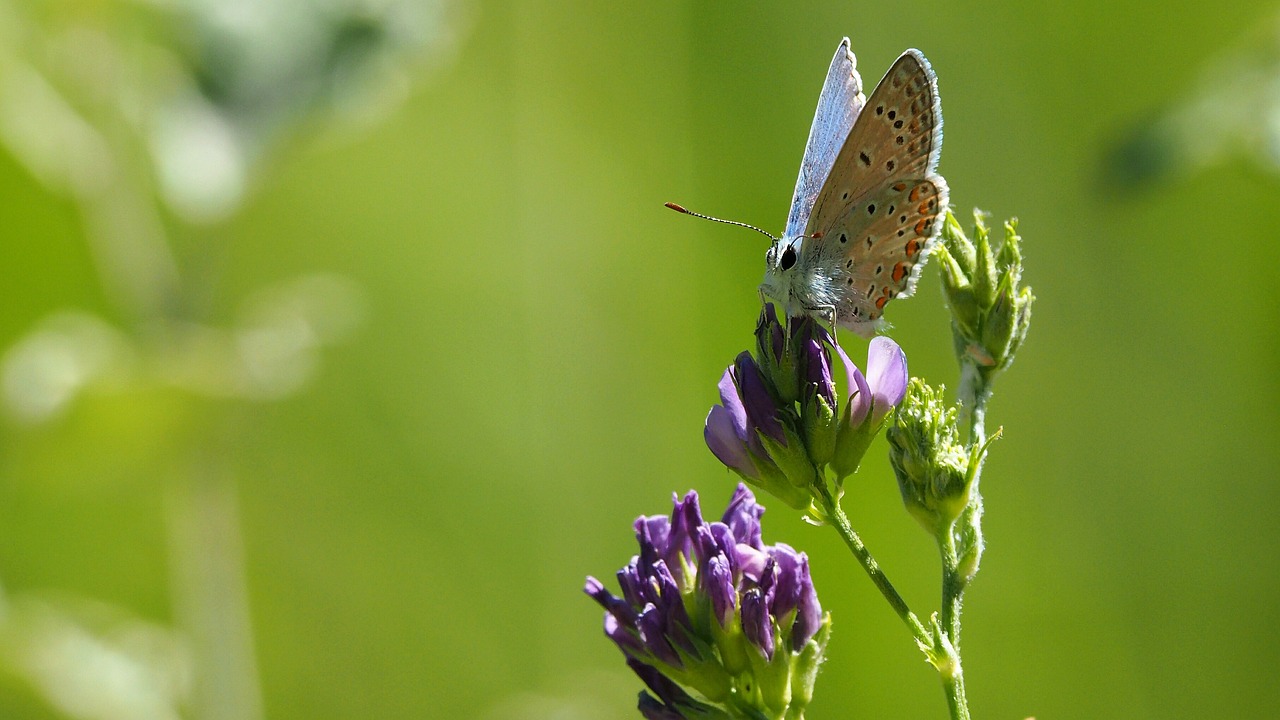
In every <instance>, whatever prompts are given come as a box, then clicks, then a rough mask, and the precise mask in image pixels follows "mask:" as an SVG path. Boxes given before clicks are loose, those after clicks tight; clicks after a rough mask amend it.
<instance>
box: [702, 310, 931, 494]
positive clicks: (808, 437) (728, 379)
mask: <svg viewBox="0 0 1280 720" xmlns="http://www.w3.org/2000/svg"><path fill="white" fill-rule="evenodd" d="M833 350H834V351H835V357H836V358H838V359H839V361H840V362H839V364H840V365H842V366H843V367H844V374H845V377H846V379H847V385H846V387H847V388H848V396H849V397H848V400H847V402H846V403H845V404H844V406H843V409H842V408H841V404H840V397H839V393H838V390H837V386H836V381H835V375H836V373H835V371H834V370H835V367H836V363H835V362H833V359H832V351H833ZM906 384H907V359H906V355H904V354H903V352H902V348H900V347H898V344H897V343H895V342H894V341H893V340H890V339H889V338H887V337H878V338H875V339H874V340H872V341H871V346H870V349H869V352H868V356H867V374H866V375H863V373H862V371H861V370H859V369H858V367H857V366H856V365H854V363H853V361H852V360H850V359H849V356H848V355H847V354H845V352H844V350H843V349H842V348H841V347H840V346H839V345H838V344H837V343H836V342H835V340H834V339H833V338H832V337H831V334H830V333H828V332H827V331H826V330H825V329H824V328H823V327H822V326H821V324H819V323H818V322H816V321H814V320H813V319H812V318H809V317H800V318H790V319H789V320H788V321H787V322H786V323H785V324H784V323H783V322H782V321H781V320H779V319H778V316H777V314H776V312H775V310H774V308H773V306H772V305H765V307H764V309H763V310H762V311H761V313H760V322H759V324H758V325H757V327H756V355H755V356H754V357H753V356H752V355H751V354H750V353H746V352H744V353H742V354H741V355H739V356H738V357H737V359H735V361H734V364H733V365H732V366H730V367H729V368H728V369H727V370H725V372H724V375H723V376H721V378H720V384H719V390H720V404H718V405H715V406H713V407H712V408H711V412H710V413H708V414H707V421H706V425H705V428H704V431H703V432H704V437H705V439H706V442H707V447H708V448H710V449H711V452H712V453H714V454H715V456H716V457H717V458H719V460H720V462H722V463H724V464H725V465H726V466H727V467H728V468H730V469H731V470H733V471H735V472H737V473H738V474H739V475H741V476H742V478H743V479H745V480H746V481H747V482H749V483H751V484H753V485H755V486H757V487H759V488H762V489H764V490H767V491H768V492H770V493H772V494H774V495H776V496H777V497H779V498H780V499H782V500H783V501H784V502H786V503H787V504H788V505H790V506H792V507H794V508H797V509H809V508H810V506H811V503H812V501H813V497H814V495H813V493H814V492H815V491H816V490H818V489H820V488H818V487H817V483H825V482H827V480H826V468H828V467H829V468H831V469H832V470H833V471H834V473H835V477H836V479H835V488H834V490H835V492H837V493H838V492H840V489H841V484H842V483H843V481H844V478H846V477H848V476H849V475H851V474H853V472H854V471H855V470H857V468H858V464H859V462H860V461H861V460H862V456H863V454H865V453H866V450H867V447H868V446H869V445H870V443H871V441H872V439H874V438H875V436H876V434H877V433H879V431H880V429H881V427H882V425H883V423H884V419H885V417H886V416H887V415H888V413H889V412H890V411H891V410H892V409H893V408H894V407H895V406H896V405H897V404H898V403H899V402H901V401H902V396H903V393H904V392H905V391H906Z"/></svg>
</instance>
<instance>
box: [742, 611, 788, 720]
mask: <svg viewBox="0 0 1280 720" xmlns="http://www.w3.org/2000/svg"><path fill="white" fill-rule="evenodd" d="M773 642H774V651H773V659H772V660H770V659H768V658H766V657H765V656H764V652H763V651H762V650H760V648H757V647H755V646H752V649H751V651H750V652H748V653H747V657H748V658H750V661H751V676H752V677H753V678H754V679H755V692H756V695H757V697H758V699H759V702H760V704H761V705H763V706H764V707H766V708H768V709H769V710H770V711H772V712H771V713H770V716H771V717H777V716H778V715H779V714H781V713H782V712H783V711H784V710H786V709H787V706H788V705H790V704H791V652H790V650H791V649H790V648H789V647H785V646H784V645H783V641H782V638H781V636H780V634H779V633H778V632H777V630H776V629H775V630H774V633H773Z"/></svg>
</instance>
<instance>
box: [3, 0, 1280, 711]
mask: <svg viewBox="0 0 1280 720" xmlns="http://www.w3.org/2000/svg"><path fill="white" fill-rule="evenodd" d="M842 35H849V36H850V37H851V38H852V40H853V48H854V50H855V52H856V53H857V56H858V63H859V67H860V69H861V71H862V73H863V77H864V79H865V80H866V82H867V84H868V85H871V84H873V83H874V82H875V81H876V80H878V78H879V77H880V76H881V74H882V73H883V72H884V70H885V69H886V68H887V67H888V66H889V64H890V63H891V62H892V60H893V59H894V58H895V57H896V56H897V55H898V54H899V53H900V52H901V51H902V50H903V49H904V48H907V47H919V48H921V49H922V50H924V52H925V53H926V54H927V55H928V57H929V59H930V60H931V61H932V63H933V65H934V68H935V69H936V71H937V73H938V76H939V84H940V88H941V95H942V102H943V109H944V113H945V116H946V143H945V147H944V152H943V155H942V164H941V171H942V172H943V174H945V176H946V177H947V179H948V181H949V184H950V186H951V188H952V202H953V203H954V204H955V205H956V206H957V208H958V209H959V210H960V211H961V213H962V216H963V214H964V213H967V212H968V210H969V209H970V208H972V207H974V206H980V207H982V208H983V209H985V210H988V211H990V212H992V213H993V214H994V217H995V219H996V220H997V221H998V220H1000V219H1001V218H1004V217H1008V216H1013V215H1016V216H1018V217H1019V218H1021V231H1022V234H1023V236H1024V238H1025V253H1026V261H1027V273H1026V276H1025V278H1024V279H1025V280H1026V281H1027V282H1028V283H1029V284H1030V285H1032V286H1033V287H1034V289H1035V292H1036V295H1037V296H1038V301H1037V303H1036V305H1035V311H1034V312H1035V317H1034V321H1033V323H1032V327H1031V333H1030V335H1029V338H1028V341H1027V343H1026V345H1025V346H1024V348H1023V350H1022V352H1021V353H1020V356H1019V358H1018V361H1017V363H1015V365H1014V366H1013V367H1012V368H1011V369H1010V371H1009V372H1008V373H1007V374H1006V375H1005V376H1003V377H1002V378H1001V379H1000V380H999V381H998V384H997V386H996V395H995V398H994V400H993V403H992V405H991V410H990V415H989V419H988V424H989V426H992V427H994V426H996V425H1004V426H1005V428H1006V432H1005V436H1004V439H1002V440H1001V441H999V443H998V444H997V445H996V447H995V449H994V451H993V456H992V459H991V460H990V462H989V464H988V466H987V472H986V474H985V479H984V492H985V497H986V506H987V517H986V524H985V529H986V534H987V538H988V542H989V546H988V552H987V555H986V556H985V558H984V564H983V568H982V573H981V574H980V575H979V578H978V580H977V581H976V584H975V585H974V586H973V587H972V588H971V591H970V593H969V597H968V602H967V607H966V614H965V619H966V620H967V622H966V627H965V660H966V671H967V675H968V685H969V693H970V700H971V704H972V707H973V709H974V713H975V716H976V717H980V718H1024V717H1027V716H1030V715H1035V716H1036V717H1038V718H1041V720H1044V719H1045V718H1068V717H1077V718H1092V717H1115V718H1126V719H1127V720H1137V719H1141V718H1171V717H1187V718H1201V717H1268V716H1272V715H1273V714H1274V713H1275V708H1276V707H1277V706H1278V705H1280V686H1277V684H1276V683H1275V682H1274V668H1275V667H1276V666H1277V663H1278V662H1280V642H1278V641H1280V637H1278V635H1277V622H1278V621H1277V619H1276V615H1277V612H1276V611H1277V602H1276V594H1277V591H1280V579H1278V576H1277V570H1278V569H1280V550H1278V547H1277V545H1278V544H1277V531H1276V529H1275V528H1276V520H1275V518H1276V508H1277V506H1280V486H1278V484H1277V480H1280V473H1278V472H1277V467H1280V465H1278V464H1277V463H1278V461H1280V457H1277V455H1278V452H1277V446H1278V443H1277V432H1278V431H1280V413H1278V412H1277V402H1278V401H1280V382H1278V381H1277V377H1278V376H1280V372H1278V371H1280V342H1278V334H1280V324H1278V323H1277V318H1278V314H1277V309H1278V305H1280V293H1278V290H1277V288H1278V285H1277V282H1276V279H1277V270H1276V268H1277V259H1280V243H1277V242H1275V239H1276V236H1277V232H1280V231H1278V230H1277V228H1278V227H1280V202H1278V201H1280V176H1278V169H1280V165H1278V164H1277V158H1280V129H1278V128H1280V9H1278V8H1276V7H1274V6H1272V5H1269V4H1263V3H1257V2H1242V3H1237V2H1218V3H1208V4H1206V3H1175V4H1174V5H1173V6H1170V5H1169V4H1167V3H1158V2H1127V3H1117V2H1105V1H1100V0H1081V1H1080V2H1075V3H1071V4H1069V5H1061V6H1058V5H1054V4H1052V3H1020V2H1003V3H955V4H949V3H935V4H931V5H910V4H908V3H901V2H893V3H890V2H878V3H873V2H839V3H836V2H828V3H777V4H772V5H767V6H766V5H763V4H740V3H699V2H675V1H664V0H660V1H658V2H651V3H644V4H643V5H642V6H641V5H638V4H631V3H617V4H615V3H597V2H502V1H494V2H475V3H464V2H453V1H450V0H421V1H419V2H407V1H406V0H325V1H324V2H302V1H301V0H298V1H297V2H290V1H289V0H270V1H269V2H252V1H251V0H236V1H235V2H216V1H215V0H169V1H167V2H142V1H137V2H130V1H128V0H92V1H90V0H74V1H69V2H60V3H29V2H22V1H20V0H19V1H17V2H14V1H12V0H6V1H5V2H0V287H3V295H2V297H3V302H0V348H2V349H3V351H2V353H0V381H2V386H0V387H2V398H0V399H2V400H3V409H4V419H3V422H2V425H0V427H2V428H3V432H2V435H0V584H2V586H3V602H0V717H5V718H32V719H35V718H77V719H78V718H84V719H87V720H117V719H119V720H125V719H128V720H134V719H147V718H157V719H165V718H177V717H183V718H193V719H195V720H258V719H259V718H271V719H272V720H285V719H287V718H306V719H308V720H318V719H322V718H480V719H483V720H508V719H512V720H514V719H518V718H531V719H533V720H550V719H552V718H555V719H557V720H572V719H577V718H631V717H638V715H637V714H636V713H635V710H634V701H635V693H636V692H637V691H638V690H639V687H640V686H639V682H638V681H637V680H636V679H635V678H634V677H632V676H631V675H630V674H629V672H628V671H627V670H626V669H625V667H624V666H623V664H622V662H621V658H620V656H619V654H618V653H617V651H616V649H615V648H613V647H612V646H611V644H610V643H608V642H607V641H606V640H605V639H604V638H603V637H602V636H601V632H600V611H599V609H598V608H597V607H596V606H595V605H594V604H593V603H591V602H590V601H589V600H588V599H587V598H586V597H585V596H583V595H582V594H581V586H582V581H583V577H584V576H585V575H586V574H595V575H599V576H602V577H606V576H609V575H611V574H612V572H613V571H614V570H615V569H616V568H618V567H619V566H621V565H622V564H623V563H625V561H626V560H627V559H628V558H629V557H630V555H631V554H632V553H633V552H634V540H633V538H632V536H631V530H630V522H631V521H632V519H633V518H634V517H635V516H636V515H638V514H641V513H659V512H667V511H668V510H669V509H670V495H671V493H672V492H673V491H679V492H684V491H685V490H687V489H689V488H697V489H698V490H699V491H700V492H701V493H702V494H703V498H704V507H706V508H708V509H713V508H717V507H722V506H723V503H724V502H725V501H726V500H727V499H728V497H729V494H730V492H731V489H732V487H733V478H731V477H730V476H729V475H728V474H727V473H726V471H725V470H724V469H723V468H722V467H721V466H720V465H719V464H718V463H717V462H716V461H715V460H714V458H713V457H712V456H711V455H710V453H708V452H707V451H706V449H705V447H704V445H703V442H702V437H701V424H702V420H703V417H704V415H705V413H706V411H707V408H708V407H709V406H710V405H711V404H712V403H713V402H714V401H715V399H716V392H715V381H716V380H717V379H718V377H719V375H720V373H721V371H722V369H723V367H724V366H725V365H726V364H727V363H728V362H729V361H730V360H731V359H732V357H733V356H734V355H735V354H736V353H738V352H739V351H740V350H742V349H744V348H746V347H747V346H748V345H749V343H750V341H751V330H752V328H753V326H754V322H755V317H756V313H757V311H758V307H759V300H758V297H757V293H756V289H755V288H756V283H757V282H758V281H759V277H760V275H761V272H762V269H763V263H762V258H763V254H764V249H765V247H764V245H763V243H762V242H761V239H760V238H759V237H758V236H755V235H754V234H752V233H747V232H745V231H737V230H734V229H732V228H726V227H720V226H715V225H711V224H706V223H700V222H697V221H694V220H690V219H688V218H682V217H679V216H677V215H675V214H673V213H670V212H669V211H666V210H663V209H662V203H663V202H664V201H668V200H676V201H679V202H682V203H684V204H686V205H688V206H689V207H691V208H694V209H698V210H702V211H704V212H709V213H714V214H719V215H723V216H728V217H732V218H736V219H739V220H744V221H748V222H753V223H757V224H760V225H762V226H764V227H766V228H770V229H773V230H777V229H780V228H781V225H782V222H783V220H784V219H785V215H786V212H787V202H788V200H789V198H790V193H791V190H792V186H793V184H794V180H795V175H796V169H797V167H798V164H799V161H800V154H801V151H802V149H803V146H804V141H805V136H806V133H807V131H808V127H809V122H810V120H811V118H812V112H813V106H814V103H815V100H816V98H817V93H818V90H819V88H820V86H821V81H822V78H823V75H824V73H825V70H826V67H827V63H828V62H829V60H830V58H831V54H832V52H833V51H834V49H835V47H836V45H837V43H838V42H839V40H840V38H841V36H842ZM890 307H891V310H890V313H889V316H890V319H891V320H892V321H893V322H894V323H895V325H896V327H895V329H894V331H893V336H894V337H895V338H896V339H897V340H898V341H899V342H900V343H901V344H902V345H903V346H904V348H905V349H906V352H907V354H908V357H909V359H910V363H911V368H912V371H913V374H917V375H921V376H923V377H925V378H927V379H928V380H930V381H931V382H934V383H939V382H943V383H948V384H954V379H955V368H954V361H953V359H952V357H951V340H950V337H949V331H948V329H947V324H946V323H947V320H946V317H947V316H946V313H945V309H944V307H943V305H942V301H941V298H940V292H939V287H938V281H937V279H936V275H935V271H933V270H932V269H930V271H928V272H926V274H925V277H924V280H923V283H922V287H921V291H920V292H919V294H918V297H917V298H916V299H914V300H911V301H908V302H902V303H894V304H893V305H891V306H890ZM843 339H844V342H845V343H846V345H847V346H848V347H849V349H850V355H852V356H853V357H855V358H858V357H863V356H864V347H863V341H861V340H859V339H858V338H854V337H852V336H848V335H846V336H845V337H844V338H843ZM881 447H883V446H881ZM762 500H763V502H764V503H765V504H766V505H767V506H769V507H770V511H769V513H768V514H767V515H766V516H765V523H766V524H765V533H766V539H767V540H772V541H786V542H788V543H790V544H792V545H794V546H797V547H799V548H801V549H804V550H806V551H807V552H808V553H809V554H810V555H811V556H812V562H813V568H814V576H815V581H816V584H817V586H818V589H819V591H820V593H821V597H822V599H823V602H824V605H825V606H826V607H827V608H828V609H830V610H831V612H832V613H833V614H834V616H835V634H834V636H833V639H832V642H831V646H830V650H829V655H830V659H829V662H828V663H827V665H826V666H825V668H824V671H823V674H822V676H821V677H820V680H819V685H818V690H817V697H816V699H815V701H814V703H813V705H812V707H811V711H810V716H811V717H813V718H834V717H886V718H940V717H944V715H945V710H944V704H943V698H942V693H941V691H940V688H939V685H938V681H937V678H936V676H935V674H934V673H933V672H932V670H930V668H928V667H927V666H926V665H925V664H924V663H922V662H921V661H920V657H919V655H918V651H917V650H916V649H915V648H914V647H913V645H912V643H911V641H910V639H909V637H908V635H907V633H906V631H905V630H904V629H903V628H902V627H901V625H900V624H899V622H898V621H897V619H896V618H895V617H894V616H893V614H892V613H891V612H890V611H889V610H888V608H887V607H886V606H885V605H884V603H883V601H882V599H881V598H880V597H879V596H878V594H877V593H876V592H875V591H874V589H873V588H872V586H871V584H870V583H869V582H868V581H867V579H866V578H865V576H863V574H862V573H861V571H859V570H858V569H857V568H856V567H855V566H854V565H853V564H852V562H851V560H850V558H849V557H848V556H847V554H845V552H844V551H843V548H842V546H841V544H840V542H839V540H838V538H837V537H836V535H835V534H834V533H833V532H830V531H825V530H822V529H817V528H812V527H809V526H807V525H805V524H803V523H801V522H800V521H799V520H798V518H796V517H795V516H794V513H790V512H788V511H787V510H786V509H785V507H784V506H783V505H782V504H781V503H779V502H770V500H769V498H767V497H766V498H762ZM846 507H847V508H848V510H849V512H850V515H851V516H852V518H853V520H854V522H855V525H856V526H857V527H859V528H860V529H861V531H862V532H863V533H864V537H865V539H866V540H867V542H868V544H869V545H870V547H871V548H872V550H873V552H875V553H876V554H877V556H878V557H879V559H880V560H881V562H882V564H883V565H884V566H885V568H886V569H887V571H888V573H889V574H890V576H891V577H892V578H893V579H894V581H895V583H896V584H897V585H898V587H899V589H900V590H901V591H902V592H903V594H904V595H905V596H906V598H907V599H908V601H909V602H910V603H911V605H912V606H913V607H914V608H915V609H916V610H917V612H921V613H923V614H927V613H928V612H929V611H930V609H932V608H933V607H935V606H936V602H937V600H936V597H937V579H936V576H937V560H936V558H935V557H934V555H933V550H932V549H931V541H930V540H929V538H928V537H926V535H925V534H924V533H922V532H920V530H919V529H918V527H917V526H916V525H915V523H914V521H912V520H911V519H910V518H909V517H908V516H907V515H906V513H905V512H903V510H902V508H901V503H900V500H899V498H898V497H897V490H896V486H895V484H894V482H893V479H892V475H891V472H890V470H889V468H888V464H887V462H886V460H885V458H884V453H883V451H882V450H881V451H876V450H874V449H873V451H872V453H871V455H870V456H869V460H868V462H867V463H866V464H865V465H864V466H863V469H862V471H861V472H860V475H859V479H858V480H857V481H856V482H854V483H853V484H852V486H851V488H850V491H849V494H848V496H847V498H846Z"/></svg>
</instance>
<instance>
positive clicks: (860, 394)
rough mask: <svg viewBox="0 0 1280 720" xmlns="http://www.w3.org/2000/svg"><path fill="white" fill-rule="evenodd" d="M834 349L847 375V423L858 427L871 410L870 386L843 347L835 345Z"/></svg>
mask: <svg viewBox="0 0 1280 720" xmlns="http://www.w3.org/2000/svg"><path fill="white" fill-rule="evenodd" d="M835 349H836V353H837V354H838V355H839V356H840V362H843V363H844V371H845V374H846V375H848V377H849V425H850V426H851V427H858V426H859V425H861V424H862V421H863V420H865V419H866V417H867V413H869V412H871V387H870V386H869V385H867V379H866V378H865V377H863V376H862V371H861V370H859V369H858V366H857V365H854V364H853V361H852V360H850V359H849V356H848V355H846V354H845V352H844V348H842V347H840V346H839V345H836V346H835Z"/></svg>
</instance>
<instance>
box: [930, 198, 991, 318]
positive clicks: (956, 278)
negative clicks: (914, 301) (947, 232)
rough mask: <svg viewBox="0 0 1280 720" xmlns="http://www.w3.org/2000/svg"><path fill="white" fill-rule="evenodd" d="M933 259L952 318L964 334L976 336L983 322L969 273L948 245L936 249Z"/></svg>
mask: <svg viewBox="0 0 1280 720" xmlns="http://www.w3.org/2000/svg"><path fill="white" fill-rule="evenodd" d="M948 217H950V216H948ZM932 257H933V260H934V262H936V263H938V268H939V269H940V270H941V271H942V290H943V292H944V293H946V296H947V305H948V306H950V308H951V316H952V318H953V319H954V321H955V322H956V323H958V324H959V325H960V326H961V329H962V331H963V334H965V335H970V336H972V335H976V334H977V332H978V323H979V322H980V321H981V308H979V307H978V299H977V297H976V296H975V295H974V294H973V285H972V284H971V283H970V282H969V275H968V273H966V272H964V269H963V268H961V267H960V263H958V262H956V259H955V257H954V256H953V255H952V254H951V251H950V250H948V249H947V246H946V245H939V246H938V247H937V248H935V249H934V251H933V255H932Z"/></svg>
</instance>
